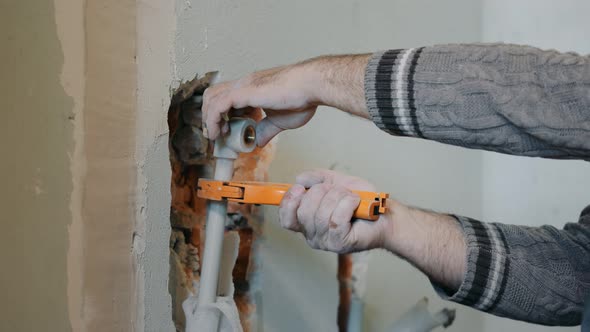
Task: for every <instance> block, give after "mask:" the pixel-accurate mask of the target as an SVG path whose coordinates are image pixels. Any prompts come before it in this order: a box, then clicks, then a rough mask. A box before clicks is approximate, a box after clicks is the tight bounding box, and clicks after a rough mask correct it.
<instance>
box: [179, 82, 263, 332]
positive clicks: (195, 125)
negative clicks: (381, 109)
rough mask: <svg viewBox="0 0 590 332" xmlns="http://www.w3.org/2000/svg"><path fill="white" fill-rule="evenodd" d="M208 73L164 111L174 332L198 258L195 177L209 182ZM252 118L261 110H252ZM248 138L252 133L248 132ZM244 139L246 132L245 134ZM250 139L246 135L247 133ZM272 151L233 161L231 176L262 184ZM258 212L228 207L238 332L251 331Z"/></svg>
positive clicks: (202, 206) (200, 217)
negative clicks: (234, 241) (235, 244)
mask: <svg viewBox="0 0 590 332" xmlns="http://www.w3.org/2000/svg"><path fill="white" fill-rule="evenodd" d="M213 76H214V73H208V74H206V75H204V76H202V77H195V79H193V80H191V81H188V82H185V83H183V84H181V85H180V87H179V88H178V89H176V90H175V91H174V93H173V96H172V99H171V101H170V107H169V110H168V127H169V133H170V134H169V151H170V167H171V168H172V179H171V187H170V189H171V194H172V201H171V206H170V225H171V229H172V232H171V235H170V275H169V284H168V290H169V292H170V295H171V298H172V319H173V321H174V324H175V326H176V330H177V331H184V330H185V324H186V320H185V317H184V312H183V310H182V302H183V301H184V300H185V299H186V298H187V297H188V296H189V294H190V293H194V292H196V291H198V282H199V275H200V268H201V256H202V252H203V248H204V240H205V239H204V236H205V224H206V220H205V215H206V205H207V204H206V201H205V200H203V199H201V198H199V197H197V195H196V188H197V181H198V179H199V178H201V177H204V178H212V177H213V170H214V165H215V161H214V159H213V158H212V152H213V146H212V144H210V143H209V141H208V140H207V139H206V138H205V137H204V136H203V130H202V124H201V119H202V117H201V106H202V102H203V97H202V95H203V92H204V91H205V89H206V88H207V87H208V86H209V85H210V83H211V80H212V78H213ZM252 116H253V117H254V118H255V120H258V119H260V118H261V117H262V111H258V112H254V113H253V114H252ZM249 134H250V135H251V134H252V133H249ZM246 135H248V133H246ZM251 136H252V135H251ZM271 151H272V148H271V147H270V146H269V147H268V148H265V149H259V148H256V149H255V150H254V152H252V153H248V154H243V155H241V156H240V157H239V158H238V159H237V160H236V162H235V170H234V176H233V178H234V179H235V180H240V181H242V180H243V181H265V180H267V178H266V177H267V169H268V166H269V164H270V160H271V155H272V152H271ZM261 212H262V211H261V210H260V208H258V207H256V206H250V205H239V204H231V203H230V204H229V205H228V215H227V219H226V232H236V233H237V234H238V235H239V238H240V244H239V252H238V257H237V261H236V264H235V266H234V269H233V272H232V277H233V282H234V288H235V292H234V300H235V301H236V305H237V307H238V311H239V313H240V320H241V322H242V326H243V328H244V331H256V330H257V329H256V325H257V324H256V321H257V319H256V306H257V304H259V303H257V302H259V299H260V295H259V290H258V289H256V288H255V287H253V286H252V285H253V283H252V281H253V280H254V279H255V278H256V277H257V276H256V271H257V270H258V268H257V260H256V252H257V241H258V239H259V238H260V235H261V229H262V224H261V222H262V213H261Z"/></svg>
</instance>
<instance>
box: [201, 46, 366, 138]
mask: <svg viewBox="0 0 590 332" xmlns="http://www.w3.org/2000/svg"><path fill="white" fill-rule="evenodd" d="M368 60H369V55H344V56H327V57H320V58H315V59H310V60H307V61H304V62H302V63H298V64H295V65H290V66H284V67H278V68H273V69H268V70H263V71H259V72H255V73H253V74H250V75H248V76H246V77H243V78H241V79H238V80H235V81H229V82H224V83H220V84H216V85H214V86H212V87H210V88H208V89H207V90H205V94H204V97H203V108H202V110H203V124H204V128H207V130H206V133H207V136H208V137H209V139H212V140H214V139H216V138H217V137H218V136H219V135H220V134H225V133H227V131H228V130H229V128H228V126H227V123H226V121H225V120H224V118H227V117H228V114H229V113H230V110H232V109H234V110H242V109H251V108H262V109H263V110H264V112H265V113H266V118H265V119H263V120H262V121H261V122H260V123H259V124H258V126H257V128H256V134H257V140H258V142H257V143H258V145H259V146H264V145H266V143H268V142H269V141H270V140H271V139H272V138H273V137H274V136H276V135H277V134H278V133H280V132H281V131H283V130H286V129H295V128H299V127H301V126H303V125H305V124H306V123H307V122H309V120H311V118H312V117H313V115H314V113H315V111H316V108H317V107H318V106H319V105H326V106H332V107H336V108H339V109H341V110H344V111H346V112H349V113H351V114H355V115H358V116H361V117H365V118H367V117H368V114H367V110H366V106H365V100H364V83H363V82H364V81H363V80H364V71H365V67H366V65H367V62H368Z"/></svg>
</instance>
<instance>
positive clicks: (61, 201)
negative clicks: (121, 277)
mask: <svg viewBox="0 0 590 332" xmlns="http://www.w3.org/2000/svg"><path fill="white" fill-rule="evenodd" d="M54 12H55V8H54V6H53V3H52V1H45V2H41V3H38V4H36V5H35V6H30V5H29V4H28V3H27V2H23V1H18V0H16V1H11V0H9V1H2V2H1V3H0V40H1V42H2V51H0V73H2V78H1V79H0V91H1V92H0V109H1V110H2V121H0V151H1V152H2V155H3V157H2V163H0V174H3V176H2V189H1V190H0V211H2V231H1V232H0V261H1V262H2V265H3V269H2V272H1V273H0V293H1V294H2V303H1V304H0V330H2V331H40V330H53V331H69V330H70V323H69V318H68V306H67V296H66V287H67V286H66V280H67V278H66V251H67V249H68V233H67V232H68V230H67V225H68V224H69V222H70V219H71V213H70V210H69V203H68V202H69V200H70V191H71V188H72V179H71V172H70V167H69V157H68V154H69V153H71V151H72V147H73V140H72V130H73V125H72V119H71V117H72V116H73V108H74V103H73V101H72V98H70V97H69V96H68V95H67V93H66V91H65V90H64V87H63V86H62V84H61V81H60V75H61V72H62V66H63V63H64V54H63V52H62V50H61V46H60V41H59V39H58V32H57V27H56V23H55V14H54ZM25 22H26V24H24V23H25Z"/></svg>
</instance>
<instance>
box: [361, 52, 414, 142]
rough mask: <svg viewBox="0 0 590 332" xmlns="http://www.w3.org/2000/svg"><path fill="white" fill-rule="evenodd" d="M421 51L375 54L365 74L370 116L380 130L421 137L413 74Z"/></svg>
mask: <svg viewBox="0 0 590 332" xmlns="http://www.w3.org/2000/svg"><path fill="white" fill-rule="evenodd" d="M423 49H424V48H412V49H407V50H389V51H385V52H378V53H375V54H374V55H373V56H372V57H371V59H370V61H369V64H368V65H367V69H366V71H365V98H366V102H367V108H368V109H369V114H370V115H371V118H372V120H373V122H375V124H376V125H377V126H378V127H379V128H381V129H382V130H384V131H386V132H388V133H390V134H392V135H398V136H412V137H423V135H422V132H421V130H420V126H419V124H418V118H417V117H416V105H415V91H414V75H415V72H416V66H417V64H418V59H419V58H420V54H421V53H422V50H423Z"/></svg>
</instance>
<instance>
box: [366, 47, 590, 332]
mask: <svg viewBox="0 0 590 332" xmlns="http://www.w3.org/2000/svg"><path fill="white" fill-rule="evenodd" d="M365 96H366V101H367V107H368V109H369V114H370V115H371V117H372V119H373V121H374V122H375V124H376V125H377V126H378V127H379V128H381V129H383V130H385V131H386V132H388V133H390V134H393V135H399V136H411V137H421V138H426V139H431V140H436V141H439V142H443V143H448V144H453V145H458V146H462V147H467V148H476V149H485V150H491V151H496V152H503V153H509V154H515V155H524V156H537V157H547V158H576V159H585V160H590V57H588V56H580V55H577V54H573V53H566V54H564V53H559V52H556V51H542V50H539V49H537V48H533V47H528V46H517V45H506V44H472V45H442V46H434V47H426V48H418V49H408V50H390V51H386V52H379V53H375V54H374V55H373V57H372V58H371V60H370V61H369V64H368V66H367V69H366V74H365ZM456 219H457V221H458V223H459V224H460V225H461V228H462V230H463V235H464V237H465V242H466V243H467V261H466V265H467V270H466V273H465V276H464V278H463V282H462V284H461V286H460V287H459V289H458V290H457V291H455V292H454V293H452V294H451V293H449V292H448V290H444V289H443V288H442V287H441V286H437V285H434V286H435V288H436V290H437V291H438V292H439V294H440V295H441V296H442V297H443V298H446V299H449V300H452V301H456V302H459V303H462V304H465V305H468V306H471V307H474V308H476V309H479V310H482V311H486V312H490V313H492V314H495V315H498V316H504V317H510V318H513V319H519V320H524V321H528V322H533V323H538V324H545V325H578V324H580V323H581V320H582V313H583V309H584V301H585V300H586V299H588V298H589V296H590V258H589V257H590V206H588V207H587V208H586V209H584V211H582V214H581V216H580V219H579V221H578V223H570V224H566V226H565V228H564V229H563V230H558V229H556V228H554V227H551V226H542V227H536V228H535V227H523V226H513V225H503V224H497V223H483V222H479V221H477V220H474V219H470V218H466V217H461V216H457V217H456Z"/></svg>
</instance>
